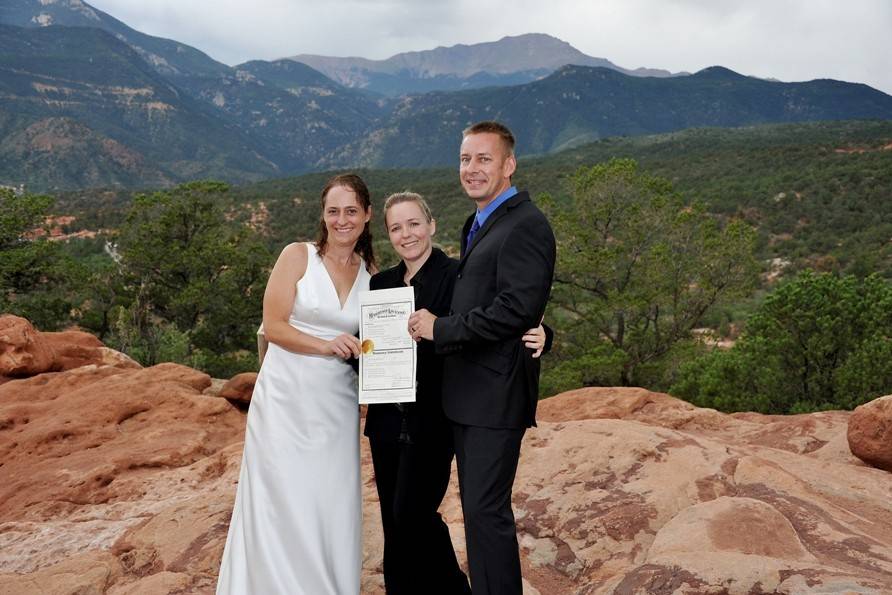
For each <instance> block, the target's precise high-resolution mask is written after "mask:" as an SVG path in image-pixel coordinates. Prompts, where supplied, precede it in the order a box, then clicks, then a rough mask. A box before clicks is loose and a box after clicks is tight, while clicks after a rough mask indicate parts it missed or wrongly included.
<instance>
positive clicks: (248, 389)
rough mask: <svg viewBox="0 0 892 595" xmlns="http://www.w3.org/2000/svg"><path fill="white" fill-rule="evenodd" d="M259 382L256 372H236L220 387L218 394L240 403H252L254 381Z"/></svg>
mask: <svg viewBox="0 0 892 595" xmlns="http://www.w3.org/2000/svg"><path fill="white" fill-rule="evenodd" d="M255 382H257V373H256V372H245V373H243V374H236V375H235V376H233V377H232V378H230V379H229V381H228V382H227V383H226V384H224V385H223V388H221V389H220V392H219V393H218V396H221V397H223V398H224V399H229V400H230V401H236V402H239V403H250V402H251V395H252V394H253V393H254V383H255Z"/></svg>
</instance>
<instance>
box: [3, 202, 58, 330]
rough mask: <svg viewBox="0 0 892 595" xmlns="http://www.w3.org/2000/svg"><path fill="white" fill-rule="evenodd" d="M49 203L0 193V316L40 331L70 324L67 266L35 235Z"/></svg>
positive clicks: (54, 249) (54, 248) (55, 250)
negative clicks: (21, 319) (20, 318)
mask: <svg viewBox="0 0 892 595" xmlns="http://www.w3.org/2000/svg"><path fill="white" fill-rule="evenodd" d="M52 204H53V199H52V198H50V197H49V196H43V195H32V194H22V195H17V194H15V193H14V192H13V191H12V190H9V189H0V312H9V313H12V314H17V315H19V316H23V317H25V318H27V319H29V320H30V321H31V322H33V323H34V324H35V325H36V326H37V327H38V328H40V329H43V330H54V329H57V328H60V327H63V326H65V325H66V324H67V323H68V322H69V321H70V316H71V308H72V304H71V300H70V296H69V289H68V287H69V281H70V279H69V272H70V271H71V266H70V265H71V262H70V260H69V259H67V258H66V257H65V255H64V254H63V253H62V251H61V250H60V249H59V246H58V245H57V244H55V243H53V242H50V241H47V239H46V238H45V237H44V236H43V235H41V234H40V233H39V231H40V230H41V228H42V225H43V221H44V219H45V218H46V216H47V214H48V212H49V209H50V207H51V206H52Z"/></svg>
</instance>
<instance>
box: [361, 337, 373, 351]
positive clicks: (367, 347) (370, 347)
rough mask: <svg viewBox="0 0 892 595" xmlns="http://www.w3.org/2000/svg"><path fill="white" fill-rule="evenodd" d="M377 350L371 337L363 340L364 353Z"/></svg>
mask: <svg viewBox="0 0 892 595" xmlns="http://www.w3.org/2000/svg"><path fill="white" fill-rule="evenodd" d="M374 350H375V342H374V341H372V340H371V339H366V340H365V341H363V342H362V353H363V354H365V355H367V354H369V353H371V352H373V351H374Z"/></svg>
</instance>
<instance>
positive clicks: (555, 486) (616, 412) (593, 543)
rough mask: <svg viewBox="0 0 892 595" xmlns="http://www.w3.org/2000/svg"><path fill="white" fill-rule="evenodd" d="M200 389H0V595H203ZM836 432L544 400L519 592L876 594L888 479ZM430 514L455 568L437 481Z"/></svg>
mask: <svg viewBox="0 0 892 595" xmlns="http://www.w3.org/2000/svg"><path fill="white" fill-rule="evenodd" d="M83 340H84V342H86V343H89V339H86V338H83ZM72 361H74V360H72ZM216 382H217V384H216V385H215V386H214V387H212V386H211V384H212V381H211V379H210V378H208V377H207V376H206V375H205V374H202V373H200V372H196V371H194V370H190V369H189V368H185V367H182V366H177V365H174V364H163V365H160V366H155V367H153V368H147V369H144V370H141V369H127V368H118V367H113V366H110V365H107V364H102V365H99V364H90V365H86V366H83V367H79V368H73V369H69V370H66V371H60V372H50V373H43V374H40V375H36V376H32V377H29V378H20V379H14V380H11V381H9V382H7V383H5V384H3V385H0V594H3V595H5V594H7V593H8V594H13V593H14V594H16V595H18V594H28V593H69V594H73V593H109V594H110V595H123V594H140V595H142V594H154V593H212V592H213V588H214V584H215V576H216V573H217V566H218V564H219V559H220V556H221V554H222V549H223V543H224V541H225V536H226V528H227V523H228V519H229V514H230V511H231V507H232V502H233V498H234V496H235V485H236V480H237V476H238V468H239V463H240V458H241V450H242V439H243V431H244V423H245V416H244V413H242V412H241V411H239V410H238V409H237V408H236V407H235V406H234V405H232V404H231V403H230V402H228V401H227V400H225V399H220V398H218V396H216V395H217V393H219V392H220V390H221V386H220V385H222V382H221V381H216ZM848 418H849V414H847V413H842V412H827V413H820V414H813V415H801V416H762V415H756V414H735V415H724V414H720V413H717V412H715V411H712V410H708V409H698V408H696V407H693V406H691V405H689V404H687V403H684V402H681V401H678V400H676V399H673V398H672V397H670V396H668V395H664V394H659V393H651V392H648V391H644V390H641V389H610V388H607V389H585V390H581V391H573V392H571V393H566V394H564V395H560V396H557V397H554V398H552V399H548V400H546V401H543V402H542V403H541V415H540V420H541V421H540V424H539V427H538V428H534V429H532V430H530V431H529V432H528V433H527V436H526V438H525V442H524V447H523V451H522V455H521V461H520V467H519V469H518V474H517V482H516V484H515V486H516V487H515V498H514V504H515V510H516V513H517V522H518V530H519V540H520V544H521V556H522V563H523V567H524V575H525V591H526V592H527V593H529V594H536V593H539V594H542V595H560V594H563V593H567V594H571V593H572V594H576V593H586V594H600V593H605V594H606V593H618V594H623V593H630V594H631V593H673V592H679V593H707V592H709V593H758V592H761V593H774V592H777V593H808V592H846V591H848V592H876V593H882V592H888V587H889V585H890V584H892V535H890V532H889V530H888V528H889V527H890V526H892V503H890V499H889V494H890V493H892V475H890V474H889V473H887V472H885V471H880V470H878V469H873V468H870V467H867V466H865V465H864V464H863V463H861V462H860V461H859V460H858V459H855V458H854V457H853V456H852V455H851V454H850V453H849V452H848V447H847V445H846V425H847V422H848ZM362 464H363V474H364V475H363V480H364V481H363V484H364V485H363V512H364V518H365V523H364V544H363V549H364V560H363V593H367V594H381V593H383V581H382V577H381V555H382V551H381V532H380V524H379V520H378V510H377V500H376V496H375V490H374V483H373V477H372V473H371V461H370V456H369V453H368V449H367V447H366V443H365V441H364V440H363V451H362ZM441 512H442V513H443V515H444V518H445V519H446V521H447V523H448V524H449V527H450V531H451V532H452V536H453V541H454V543H455V545H456V549H457V551H458V553H459V557H460V559H462V560H463V559H464V556H465V553H464V552H465V548H464V539H463V536H462V525H461V518H462V517H461V508H460V506H459V502H458V496H457V489H456V486H455V481H454V480H453V484H452V486H451V488H450V491H449V493H448V494H447V498H446V500H445V502H444V504H443V507H442V510H441Z"/></svg>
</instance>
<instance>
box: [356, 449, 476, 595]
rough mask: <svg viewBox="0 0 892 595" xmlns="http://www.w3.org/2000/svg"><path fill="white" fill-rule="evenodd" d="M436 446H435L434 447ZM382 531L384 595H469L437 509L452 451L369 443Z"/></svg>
mask: <svg viewBox="0 0 892 595" xmlns="http://www.w3.org/2000/svg"><path fill="white" fill-rule="evenodd" d="M437 442H439V441H437ZM369 446H370V447H371V451H372V464H373V465H374V468H375V484H376V486H377V488H378V499H379V500H380V502H381V521H382V524H383V526H384V584H385V588H386V590H387V595H419V594H427V593H432V594H438V595H439V594H442V595H470V593H471V589H470V587H469V586H468V579H467V577H466V576H465V574H464V572H462V571H461V568H460V567H459V565H458V561H457V560H456V558H455V550H454V549H453V548H452V540H451V539H450V538H449V529H448V527H447V526H446V523H445V522H444V521H443V519H442V517H440V513H439V512H437V509H438V508H439V507H440V503H441V502H442V501H443V496H444V495H445V494H446V488H447V487H448V485H449V475H450V473H451V471H452V456H453V451H452V445H451V444H450V441H449V439H448V438H446V439H445V440H444V441H443V442H441V443H434V444H426V443H424V442H420V443H415V444H402V443H398V442H395V441H390V440H379V439H375V438H370V439H369Z"/></svg>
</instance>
